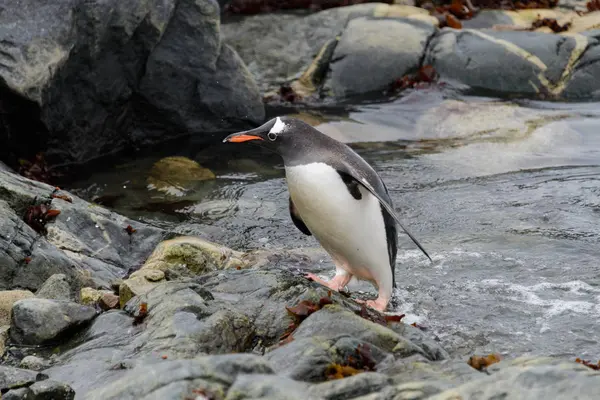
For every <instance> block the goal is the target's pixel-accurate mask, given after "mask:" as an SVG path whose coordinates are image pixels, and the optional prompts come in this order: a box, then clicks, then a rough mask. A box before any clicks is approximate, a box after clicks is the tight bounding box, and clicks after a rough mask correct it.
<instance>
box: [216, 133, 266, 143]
mask: <svg viewBox="0 0 600 400" xmlns="http://www.w3.org/2000/svg"><path fill="white" fill-rule="evenodd" d="M250 140H264V139H263V138H261V137H260V136H256V135H245V134H243V133H242V134H237V133H234V134H233V135H229V136H227V137H226V138H225V140H223V141H224V142H230V143H242V142H248V141H250Z"/></svg>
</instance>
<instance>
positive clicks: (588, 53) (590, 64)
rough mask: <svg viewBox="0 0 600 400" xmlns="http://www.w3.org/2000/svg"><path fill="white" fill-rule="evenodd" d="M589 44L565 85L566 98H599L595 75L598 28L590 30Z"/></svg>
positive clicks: (599, 66) (599, 44) (599, 63)
mask: <svg viewBox="0 0 600 400" xmlns="http://www.w3.org/2000/svg"><path fill="white" fill-rule="evenodd" d="M588 40H589V44H588V46H587V47H586V49H585V52H584V53H583V54H582V56H581V58H580V59H579V61H578V63H577V64H576V66H575V68H574V69H573V72H572V74H571V77H570V79H569V81H568V82H567V85H566V87H565V91H564V95H565V96H566V97H568V98H572V99H577V98H588V97H590V96H591V97H592V98H595V99H600V85H597V77H598V74H600V61H599V60H600V30H595V31H590V32H589V35H588Z"/></svg>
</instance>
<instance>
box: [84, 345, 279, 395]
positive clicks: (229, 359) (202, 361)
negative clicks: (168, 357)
mask: <svg viewBox="0 0 600 400" xmlns="http://www.w3.org/2000/svg"><path fill="white" fill-rule="evenodd" d="M241 374H260V375H263V374H273V369H272V368H271V367H270V366H269V364H268V363H267V362H266V361H265V360H263V359H262V358H261V357H258V356H255V355H250V354H232V355H223V356H209V357H200V358H196V359H194V360H177V361H164V362H162V363H160V364H154V365H150V366H144V367H139V368H136V369H134V370H132V371H130V372H129V373H127V374H125V375H124V376H123V377H122V378H121V379H119V380H117V381H116V382H114V383H112V384H110V385H107V386H106V387H103V388H100V389H97V390H95V391H92V392H89V393H88V394H86V395H85V396H82V398H83V399H86V400H95V399H98V400H111V399H114V400H117V399H118V400H128V399H131V400H143V399H165V400H167V399H173V400H180V399H182V398H186V397H191V398H196V396H199V395H200V394H201V392H202V391H203V392H204V393H207V394H208V393H218V394H219V395H220V396H219V398H222V397H224V396H223V394H224V392H226V390H227V389H228V388H229V386H230V385H232V384H233V383H234V381H235V379H236V377H237V376H238V375H241Z"/></svg>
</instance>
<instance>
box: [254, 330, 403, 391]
mask: <svg viewBox="0 0 600 400" xmlns="http://www.w3.org/2000/svg"><path fill="white" fill-rule="evenodd" d="M294 337H295V335H294ZM361 347H363V348H365V351H366V353H367V355H368V357H369V359H370V360H372V361H373V362H374V365H373V367H374V368H375V369H379V368H381V367H382V366H385V365H386V364H389V363H391V362H392V361H393V356H392V355H390V354H389V353H387V352H385V351H383V350H381V349H380V348H378V347H376V346H373V345H370V344H369V343H367V342H364V341H361V340H358V339H355V338H352V337H348V336H344V335H341V336H340V337H339V338H334V339H325V338H323V337H322V336H315V337H311V338H302V339H294V340H293V341H292V342H291V343H289V344H286V345H285V346H281V347H278V348H276V349H274V350H272V351H270V352H268V353H266V354H265V358H266V359H267V360H269V361H270V362H271V364H272V365H273V367H274V368H275V369H276V370H277V372H278V373H279V374H281V375H282V376H286V377H289V378H292V379H295V380H297V381H306V382H323V381H324V380H325V379H326V372H327V370H328V368H329V367H330V366H331V365H332V364H338V365H351V366H352V365H353V364H354V367H356V368H362V367H365V365H364V364H363V363H362V362H360V360H359V357H357V349H360V348H361ZM352 359H354V360H357V362H360V363H361V364H362V365H357V364H356V363H355V362H352V361H351V360H352Z"/></svg>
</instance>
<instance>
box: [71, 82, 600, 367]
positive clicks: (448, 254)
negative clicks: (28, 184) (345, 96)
mask: <svg viewBox="0 0 600 400" xmlns="http://www.w3.org/2000/svg"><path fill="white" fill-rule="evenodd" d="M301 117H302V118H305V119H306V120H307V121H310V122H311V123H313V124H318V129H321V130H322V131H323V132H326V133H327V134H329V135H331V136H334V137H336V138H337V139H340V140H344V141H347V142H353V144H352V146H353V147H355V148H356V149H357V150H358V151H359V152H360V154H361V155H363V156H364V157H365V158H366V159H367V160H368V161H369V162H370V163H372V165H373V166H374V167H375V169H376V170H377V171H379V172H380V174H381V176H382V178H383V179H384V181H385V182H386V183H387V185H388V188H389V189H390V191H391V195H392V198H393V201H394V205H395V208H396V209H397V211H398V214H399V215H400V216H401V218H402V219H403V220H404V221H405V222H406V223H407V224H408V226H409V227H410V228H411V230H412V231H413V233H414V234H415V235H416V236H417V237H418V238H419V239H420V241H421V242H422V243H423V245H424V246H425V247H426V248H427V250H428V251H429V253H430V254H431V255H432V258H433V259H434V263H433V264H430V263H429V262H428V261H427V260H426V259H425V258H424V257H423V256H422V254H421V253H420V252H419V251H418V250H416V249H415V247H414V245H413V244H412V242H410V240H409V239H407V237H406V236H404V235H401V236H400V242H399V245H400V249H399V253H398V263H397V267H396V276H397V278H396V279H397V282H398V289H397V295H398V299H399V305H398V311H401V312H406V313H407V315H408V317H407V318H408V322H413V321H417V322H418V323H419V324H421V325H424V326H426V327H428V328H429V331H430V332H432V334H435V335H436V336H437V337H439V338H440V340H441V341H442V343H443V344H444V345H445V346H446V348H448V350H450V351H452V352H454V354H457V355H462V354H470V353H472V352H473V351H478V352H483V351H486V352H487V351H499V352H502V353H505V354H511V355H521V354H525V353H536V354H553V355H568V356H573V357H575V356H581V357H586V358H593V359H597V358H599V357H600V350H599V349H600V343H598V341H600V334H598V326H599V322H600V104H598V103H592V104H590V103H586V104H559V103H535V102H520V103H509V102H503V101H499V100H494V99H487V98H475V97H470V98H447V97H444V95H442V94H440V93H439V92H435V91H433V92H429V91H422V92H414V93H411V94H409V95H408V96H405V97H403V98H401V99H398V100H396V101H394V102H391V103H383V104H371V105H368V104H367V105H361V106H356V107H354V108H353V110H352V111H348V112H342V113H340V112H336V113H328V112H327V111H326V110H325V111H324V110H321V111H320V112H310V113H308V112H307V113H303V114H302V115H301ZM170 155H183V156H187V157H190V158H192V159H194V160H196V161H198V162H199V163H200V164H202V165H203V166H205V167H207V168H210V169H211V170H212V171H213V172H214V173H215V174H216V175H217V179H216V180H213V181H206V182H200V183H198V184H196V185H194V186H193V187H191V188H188V191H187V193H185V194H183V195H181V196H169V195H167V194H164V193H162V192H158V191H155V190H149V189H148V187H147V182H146V177H147V174H148V171H149V170H150V168H151V167H152V165H153V163H154V162H155V161H157V160H158V159H159V158H161V157H164V156H170ZM71 189H72V190H74V191H75V192H77V193H78V194H80V195H82V196H83V197H85V198H88V199H96V200H97V201H101V202H103V203H104V204H106V205H108V206H110V207H111V208H113V209H114V210H116V211H118V212H120V213H124V214H126V215H129V216H133V217H135V218H139V219H141V220H144V221H145V222H148V223H152V224H156V225H161V226H165V227H168V228H170V229H175V230H176V231H178V232H179V233H182V234H193V235H200V236H202V237H205V238H207V239H210V240H214V241H217V242H220V243H223V244H226V245H228V246H230V247H233V248H235V249H241V250H244V249H254V248H269V249H274V250H277V249H282V248H285V249H304V250H303V251H306V252H307V253H310V254H312V256H313V259H314V260H315V262H314V263H312V264H311V263H308V264H306V265H302V266H299V267H298V268H304V269H307V270H308V269H310V270H312V271H318V272H319V273H320V274H322V275H324V276H332V275H333V264H332V263H331V261H330V259H329V257H328V256H327V255H326V254H325V253H323V252H322V250H320V248H319V246H318V244H317V243H316V241H315V240H314V238H312V237H307V236H304V235H303V234H301V233H300V232H299V231H298V230H297V229H296V228H295V227H294V225H293V224H292V222H291V220H290V218H289V214H288V208H287V207H288V202H287V201H288V194H287V188H286V186H285V180H284V175H283V170H282V165H281V161H280V160H279V159H278V158H277V157H274V156H272V155H269V154H267V153H263V152H261V151H259V150H257V149H256V148H254V147H251V146H245V145H244V146H242V145H232V144H217V145H214V146H212V147H210V148H206V147H204V148H199V146H194V143H193V142H190V143H185V144H183V145H181V144H179V145H174V146H172V148H167V147H165V148H164V149H163V151H162V152H161V154H157V153H156V152H155V153H154V154H152V155H151V156H147V157H146V156H144V157H142V158H137V159H135V160H129V161H127V162H125V163H121V164H119V165H115V166H113V167H110V168H106V169H105V170H104V171H102V172H97V173H95V174H93V175H90V176H86V177H85V178H84V179H82V180H80V181H79V182H76V183H75V184H73V185H71ZM351 289H354V290H357V289H361V290H365V291H371V290H372V288H371V286H370V285H368V284H364V283H361V284H359V285H354V286H352V287H351Z"/></svg>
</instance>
